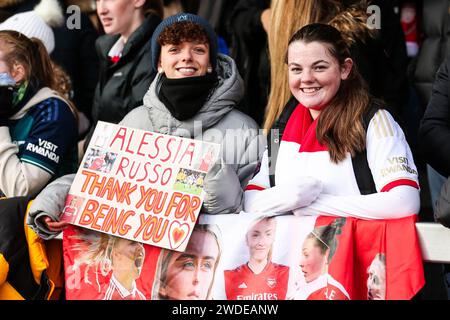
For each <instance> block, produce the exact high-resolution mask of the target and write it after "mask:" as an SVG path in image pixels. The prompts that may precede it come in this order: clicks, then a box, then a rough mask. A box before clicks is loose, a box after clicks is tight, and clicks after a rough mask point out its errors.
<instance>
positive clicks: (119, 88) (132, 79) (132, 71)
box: [91, 15, 161, 131]
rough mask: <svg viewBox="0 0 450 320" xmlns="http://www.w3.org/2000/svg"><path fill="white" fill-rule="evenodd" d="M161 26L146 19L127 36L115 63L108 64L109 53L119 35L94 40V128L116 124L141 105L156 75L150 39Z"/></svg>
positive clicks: (109, 62)
mask: <svg viewBox="0 0 450 320" xmlns="http://www.w3.org/2000/svg"><path fill="white" fill-rule="evenodd" d="M160 22H161V19H160V18H159V17H157V16H155V15H149V16H148V17H147V18H146V19H145V21H144V23H143V24H142V25H141V26H140V27H139V28H138V29H137V30H136V31H135V32H134V33H133V34H132V35H131V36H130V38H129V39H128V41H127V43H126V44H125V47H124V49H123V52H122V57H121V58H120V60H119V61H118V62H117V63H113V62H112V61H111V59H110V58H109V57H108V53H109V51H110V50H111V48H112V46H113V45H114V44H115V43H116V42H117V40H118V39H119V38H120V35H116V36H109V35H104V36H102V37H100V38H99V39H98V40H97V43H96V48H97V54H98V55H99V57H100V79H99V83H98V85H97V88H96V91H95V99H94V105H93V108H92V118H93V121H94V123H93V125H94V126H95V124H96V123H97V121H99V120H101V121H107V122H112V123H118V122H119V121H120V120H122V118H123V117H124V116H125V115H126V114H127V113H128V112H130V111H131V110H132V109H134V108H136V107H138V106H141V105H142V99H143V98H144V95H145V93H146V92H147V90H148V88H149V87H150V83H151V82H152V81H153V78H154V77H155V75H156V72H155V71H154V70H153V69H152V58H151V51H150V39H151V37H152V34H153V31H154V30H155V28H156V27H157V25H158V24H159V23H160ZM91 131H92V130H91Z"/></svg>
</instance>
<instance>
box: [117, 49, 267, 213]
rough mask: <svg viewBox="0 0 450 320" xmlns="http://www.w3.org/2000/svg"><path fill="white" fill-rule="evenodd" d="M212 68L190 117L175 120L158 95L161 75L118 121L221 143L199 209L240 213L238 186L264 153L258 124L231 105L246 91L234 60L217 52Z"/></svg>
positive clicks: (163, 132)
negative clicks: (211, 81)
mask: <svg viewBox="0 0 450 320" xmlns="http://www.w3.org/2000/svg"><path fill="white" fill-rule="evenodd" d="M216 72H217V74H218V77H219V83H218V85H217V86H216V88H215V89H213V90H212V92H211V94H210V96H209V97H208V99H207V101H206V103H205V104H204V105H203V107H202V108H201V109H200V110H199V112H198V113H197V114H196V115H195V116H194V117H193V118H191V119H189V120H186V121H179V120H177V119H175V118H174V117H173V116H172V115H171V113H170V112H169V110H168V109H167V108H166V107H165V106H164V104H163V103H162V102H161V101H160V100H159V98H158V91H159V89H160V85H161V75H158V76H157V77H156V78H155V80H154V81H153V82H152V84H151V85H150V89H149V90H148V91H147V93H146V94H145V96H144V105H143V106H142V107H139V108H136V109H134V110H132V111H131V112H130V113H128V114H127V115H126V116H125V118H124V119H123V120H122V121H121V122H120V124H121V125H124V126H127V127H133V128H137V129H143V130H150V131H154V132H158V133H162V134H170V135H174V136H180V137H185V138H191V139H196V140H202V141H207V142H215V143H219V144H221V145H222V154H221V159H220V163H217V164H216V166H215V167H214V168H213V169H212V170H211V172H209V173H208V175H207V176H206V179H205V189H204V190H205V192H206V194H207V196H206V198H205V201H204V204H203V209H202V212H204V213H210V214H222V213H238V212H239V211H241V209H242V197H243V192H242V188H243V187H245V186H246V185H247V182H248V181H249V179H250V178H251V176H252V174H253V172H254V170H255V168H256V165H257V163H258V160H259V159H260V157H261V156H262V152H263V151H264V150H263V149H264V140H265V139H264V138H263V137H262V135H259V127H258V125H257V124H256V122H255V121H254V120H253V119H252V118H250V117H249V116H247V115H245V114H244V113H242V112H240V111H238V110H236V109H235V106H236V105H237V103H238V102H239V101H240V100H241V99H242V97H243V94H244V86H243V81H242V79H241V77H240V75H239V73H238V71H237V67H236V64H235V63H234V61H233V59H231V58H230V57H228V56H225V55H220V54H219V56H218V59H217V67H216Z"/></svg>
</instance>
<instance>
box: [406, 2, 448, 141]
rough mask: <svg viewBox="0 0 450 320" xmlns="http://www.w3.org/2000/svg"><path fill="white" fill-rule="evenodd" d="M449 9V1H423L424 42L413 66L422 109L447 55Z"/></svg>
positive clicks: (426, 103) (428, 98) (428, 99)
mask: <svg viewBox="0 0 450 320" xmlns="http://www.w3.org/2000/svg"><path fill="white" fill-rule="evenodd" d="M449 7H450V1H449V0H424V1H423V15H422V22H423V25H422V29H423V32H424V40H423V42H422V46H421V48H420V52H419V56H418V58H417V61H416V65H415V71H414V85H415V87H416V90H417V94H418V96H419V99H420V102H421V106H422V108H424V109H425V107H426V106H427V105H428V102H429V101H430V97H431V90H432V86H433V82H434V79H435V75H436V72H437V70H438V68H439V66H440V65H441V63H442V62H443V61H444V60H445V58H446V57H447V56H448V54H449V48H450V38H449V36H448V35H449V32H450V24H449ZM447 141H448V140H447Z"/></svg>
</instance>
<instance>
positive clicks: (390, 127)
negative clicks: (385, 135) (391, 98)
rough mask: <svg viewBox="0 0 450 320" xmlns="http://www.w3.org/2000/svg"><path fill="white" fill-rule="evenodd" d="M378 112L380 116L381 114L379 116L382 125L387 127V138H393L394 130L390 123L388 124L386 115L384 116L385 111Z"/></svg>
mask: <svg viewBox="0 0 450 320" xmlns="http://www.w3.org/2000/svg"><path fill="white" fill-rule="evenodd" d="M379 112H380V114H381V116H382V118H383V120H384V123H385V124H386V127H387V129H388V131H389V136H390V137H393V136H394V129H392V124H391V122H390V121H389V119H388V116H387V114H386V111H384V110H379Z"/></svg>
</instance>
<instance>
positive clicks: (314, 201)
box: [244, 24, 420, 219]
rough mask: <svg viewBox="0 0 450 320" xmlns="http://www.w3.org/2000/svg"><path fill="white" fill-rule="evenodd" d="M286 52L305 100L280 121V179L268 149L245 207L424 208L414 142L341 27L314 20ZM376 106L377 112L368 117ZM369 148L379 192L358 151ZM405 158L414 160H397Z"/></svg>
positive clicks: (392, 211)
mask: <svg viewBox="0 0 450 320" xmlns="http://www.w3.org/2000/svg"><path fill="white" fill-rule="evenodd" d="M286 57H287V61H286V63H287V65H288V68H289V69H288V78H289V87H290V90H291V93H292V94H293V95H294V97H295V98H296V99H297V101H298V102H299V103H298V105H297V106H294V109H293V111H292V113H290V114H289V116H288V119H287V124H286V125H285V127H283V128H278V129H280V130H284V134H283V136H282V139H281V140H282V141H281V143H280V147H279V151H278V156H277V158H276V165H275V178H274V179H273V181H274V183H271V181H270V180H269V168H268V164H269V155H268V152H267V151H266V152H265V154H264V156H263V160H262V162H261V169H260V171H259V173H258V174H257V175H255V177H254V178H253V180H252V181H250V182H249V185H248V186H247V189H246V192H245V206H244V208H245V211H248V212H255V213H265V214H267V213H269V212H270V213H272V212H290V211H292V212H293V213H294V214H297V215H299V216H303V215H331V216H342V217H357V218H364V219H392V218H401V217H406V216H410V215H414V214H417V212H418V210H419V207H420V198H419V184H418V176H417V169H416V167H415V165H414V160H413V157H412V154H411V150H410V148H409V146H408V144H407V142H406V140H405V136H404V134H403V131H402V130H401V128H400V126H399V125H398V124H397V123H396V122H395V121H394V119H393V117H392V116H391V115H390V114H389V112H388V111H386V110H385V109H383V107H382V105H381V108H380V103H379V102H376V101H375V100H373V99H372V97H371V96H370V94H369V92H368V89H367V85H366V84H365V82H364V80H363V79H362V78H361V76H360V74H359V72H358V70H357V68H356V66H355V65H353V62H352V61H353V59H352V57H351V55H350V50H349V47H348V45H347V44H346V42H345V41H344V39H343V36H342V35H341V33H340V32H339V31H338V30H337V29H335V28H334V27H331V26H329V25H325V24H310V25H307V26H305V27H303V28H301V29H300V30H298V31H297V32H296V33H295V34H294V35H293V36H292V38H291V40H290V41H289V44H288V52H287V55H286ZM273 107H274V108H277V106H273ZM370 110H374V114H373V117H372V118H371V119H369V121H368V124H367V125H365V123H364V122H365V117H366V115H368V114H370V112H369V111H370ZM269 111H270V110H269ZM364 151H365V152H366V154H364V157H366V159H367V163H368V170H370V174H371V176H372V178H373V181H374V185H375V188H376V192H372V193H370V194H364V195H363V194H361V191H360V189H359V186H358V183H357V178H359V176H358V177H356V175H355V172H356V171H354V166H353V162H352V157H353V156H355V155H356V154H361V153H362V152H364ZM400 159H402V160H401V161H403V162H404V163H405V164H406V163H407V165H404V166H399V165H396V163H397V162H399V161H400ZM271 160H272V164H273V163H274V162H275V160H274V159H271ZM292 168H295V170H293V169H292ZM359 173H361V172H359Z"/></svg>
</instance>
